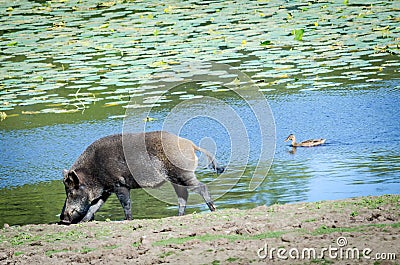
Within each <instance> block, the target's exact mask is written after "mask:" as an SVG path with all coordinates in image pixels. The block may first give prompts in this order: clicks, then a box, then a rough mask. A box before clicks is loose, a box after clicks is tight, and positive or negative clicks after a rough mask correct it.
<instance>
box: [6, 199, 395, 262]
mask: <svg viewBox="0 0 400 265" xmlns="http://www.w3.org/2000/svg"><path fill="white" fill-rule="evenodd" d="M399 232H400V195H383V196H377V197H358V198H351V199H346V200H336V201H322V202H314V203H295V204H285V205H272V206H269V207H266V206H261V207H257V208H254V209H249V210H237V209H228V210H218V211H217V212H213V213H201V214H191V215H186V216H183V217H166V218H162V219H151V220H148V219H147V220H133V221H121V222H98V221H94V222H89V223H84V224H79V225H71V226H63V225H56V224H51V225H48V224H41V225H25V226H15V227H14V226H11V227H7V226H6V227H4V228H3V229H1V230H0V264H28V263H29V264H62V263H64V264H79V263H85V264H163V263H170V264H188V263H191V264H250V263H251V264H271V263H273V264H354V263H357V264H399V260H400V244H399V239H400V238H399V237H400V233H399Z"/></svg>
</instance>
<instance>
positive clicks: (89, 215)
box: [81, 199, 105, 222]
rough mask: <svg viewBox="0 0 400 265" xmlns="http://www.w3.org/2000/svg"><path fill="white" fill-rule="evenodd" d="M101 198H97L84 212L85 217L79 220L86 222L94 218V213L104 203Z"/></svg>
mask: <svg viewBox="0 0 400 265" xmlns="http://www.w3.org/2000/svg"><path fill="white" fill-rule="evenodd" d="M104 202H105V201H104V200H103V199H99V200H98V201H97V203H95V204H93V205H91V206H90V208H89V210H88V212H87V213H86V215H85V217H83V219H82V220H81V222H88V221H92V220H93V219H94V214H95V213H96V212H97V211H98V210H99V209H100V207H101V206H102V205H103V204H104Z"/></svg>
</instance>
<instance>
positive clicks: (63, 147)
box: [0, 82, 400, 225]
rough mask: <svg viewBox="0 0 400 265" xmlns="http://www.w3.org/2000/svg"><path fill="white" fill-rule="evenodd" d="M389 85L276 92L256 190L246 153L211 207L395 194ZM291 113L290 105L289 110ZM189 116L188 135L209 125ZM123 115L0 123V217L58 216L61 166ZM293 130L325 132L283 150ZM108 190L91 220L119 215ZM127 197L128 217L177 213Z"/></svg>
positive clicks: (394, 103)
mask: <svg viewBox="0 0 400 265" xmlns="http://www.w3.org/2000/svg"><path fill="white" fill-rule="evenodd" d="M393 85H395V84H394V83H392V82H389V83H382V84H380V88H377V89H370V90H349V91H347V92H343V91H342V92H341V93H333V92H332V93H331V92H329V91H327V92H325V93H322V92H320V91H319V92H308V93H299V94H291V95H286V94H285V95H284V94H280V95H274V97H273V99H271V100H269V103H270V105H271V108H272V110H273V111H274V116H275V121H276V126H277V146H276V152H275V158H274V162H273V165H272V168H271V170H270V172H269V173H268V175H267V176H266V178H265V180H264V181H263V183H262V185H261V186H260V187H259V188H258V189H257V190H255V191H254V192H249V191H248V182H249V180H250V178H251V172H252V170H253V169H254V166H255V165H254V164H252V162H251V160H250V162H249V165H248V167H247V168H246V171H245V174H244V176H243V177H242V178H241V179H239V180H238V182H237V184H236V185H234V187H233V188H232V189H231V190H230V191H229V192H228V193H226V194H224V195H223V196H222V197H221V198H219V199H218V200H217V202H216V204H217V207H219V208H227V207H236V208H249V207H253V206H256V205H263V204H267V205H269V204H273V203H288V202H296V201H316V200H325V199H338V198H346V197H352V196H360V195H379V194H385V193H399V191H400V179H399V175H398V172H399V169H400V167H399V166H398V165H399V164H400V163H399V162H400V156H399V155H398V148H399V146H400V124H399V123H398V122H395V117H398V116H399V115H400V109H399V106H400V105H399V103H400V94H399V93H398V91H397V90H395V89H390V88H392V87H393ZM397 86H398V84H397ZM268 96H269V95H268V94H267V97H268ZM271 96H272V95H271ZM292 113H296V115H295V117H294V116H293V115H292ZM154 114H155V115H154V116H153V117H155V118H160V119H157V120H158V121H161V120H162V117H163V115H164V114H165V113H163V112H162V111H160V112H155V113H154ZM157 115H159V116H157ZM302 117H308V118H307V119H303V118H302ZM157 120H155V122H154V123H152V125H151V126H152V127H154V129H157V128H159V126H160V124H158V123H157ZM197 122H199V124H200V126H198V124H197V125H196V122H195V121H193V122H192V123H188V125H189V127H187V128H185V130H183V133H185V134H187V136H190V135H193V136H195V134H191V133H190V132H191V130H190V129H191V128H192V129H193V128H196V131H198V132H201V131H202V130H201V128H203V129H204V128H208V127H207V126H208V125H207V126H205V124H206V123H207V122H209V121H207V120H198V121H197ZM121 123H122V120H120V119H119V120H118V119H108V120H99V121H94V122H91V123H86V122H82V123H73V124H61V125H53V126H48V127H39V128H34V129H26V130H2V131H0V133H1V139H2V145H1V147H0V148H1V152H2V154H3V156H2V163H1V164H0V176H1V187H2V189H1V190H0V212H1V213H2V214H1V216H0V225H1V224H2V223H5V222H6V223H9V224H24V223H47V222H55V221H57V219H58V217H57V215H58V214H59V213H60V210H61V207H62V204H63V202H64V199H65V194H64V189H63V186H62V183H61V173H60V172H61V170H62V169H63V168H68V167H69V166H70V165H71V164H72V163H73V161H74V160H75V159H76V158H77V156H78V155H79V154H80V153H81V152H82V151H83V149H84V148H85V147H86V146H87V145H88V144H90V143H91V142H92V141H93V139H97V138H99V137H101V136H104V135H108V134H111V133H117V132H120V130H121V128H122V124H121ZM203 125H204V126H203ZM196 126H198V127H196ZM149 129H152V128H149ZM292 131H296V132H298V135H299V137H300V136H301V138H312V137H313V136H315V135H323V136H324V137H326V138H327V139H328V140H327V143H326V144H325V145H322V146H319V147H314V148H298V149H297V150H296V152H295V153H293V152H292V153H290V152H291V151H292V149H291V147H290V146H288V145H287V144H286V143H284V142H283V140H284V139H285V137H286V136H287V135H288V134H289V133H290V132H292ZM82 132H85V133H82ZM205 132H206V131H205ZM198 137H199V138H196V137H194V141H195V142H198V141H200V140H201V139H202V138H203V136H198ZM215 137H216V138H215V139H216V144H217V145H218V146H217V147H218V156H219V157H220V158H221V162H222V163H224V159H226V158H227V157H225V155H224V154H225V152H228V153H229V146H230V145H229V143H227V142H225V138H226V135H225V133H224V131H223V130H221V132H220V133H216V134H215ZM254 139H257V138H254ZM251 144H252V145H256V144H257V142H256V141H255V142H252V143H251ZM227 150H228V151H227ZM255 150H257V148H255ZM225 162H226V161H225ZM233 169H234V168H233ZM232 172H233V173H234V171H232ZM197 173H198V176H199V179H201V180H202V181H204V182H205V183H210V182H212V181H213V180H214V175H213V174H212V173H210V171H209V170H208V169H205V168H203V167H200V168H199V170H198V171H197ZM233 175H234V174H233ZM233 175H232V176H233ZM234 181H237V179H235V180H234ZM228 182H230V181H228ZM223 185H224V183H222V182H221V183H219V185H214V186H212V189H211V194H212V195H213V196H217V197H218V196H220V195H222V194H221V191H222V190H223ZM114 197H115V196H112V199H111V200H110V201H109V202H107V203H106V204H105V205H104V208H103V209H102V210H101V211H100V212H99V213H98V215H97V216H96V218H97V219H98V220H104V219H106V218H110V219H112V220H118V219H122V218H123V211H122V208H121V206H120V205H119V202H118V201H117V200H116V199H115V198H114ZM49 198H50V199H49ZM132 198H134V199H133V200H134V204H135V205H134V206H133V215H134V216H135V218H157V217H160V216H170V215H175V214H176V207H175V206H172V205H167V204H165V203H163V202H160V201H158V200H156V199H154V198H152V197H150V196H148V194H146V193H145V192H144V191H140V190H135V191H132ZM189 200H192V202H196V201H199V202H201V199H200V198H199V197H198V196H197V195H195V194H191V195H190V196H189ZM203 210H204V211H206V210H207V209H205V208H204V204H203V203H202V204H201V205H194V206H191V207H190V208H189V209H188V212H193V211H203Z"/></svg>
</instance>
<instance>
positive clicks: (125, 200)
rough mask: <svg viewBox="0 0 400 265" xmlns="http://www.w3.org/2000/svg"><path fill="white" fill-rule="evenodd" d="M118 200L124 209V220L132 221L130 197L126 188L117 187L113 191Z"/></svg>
mask: <svg viewBox="0 0 400 265" xmlns="http://www.w3.org/2000/svg"><path fill="white" fill-rule="evenodd" d="M115 193H116V194H117V197H118V200H119V202H120V203H121V205H122V208H124V213H125V219H126V220H132V210H131V196H130V192H129V189H128V188H127V187H118V188H117V189H116V191H115Z"/></svg>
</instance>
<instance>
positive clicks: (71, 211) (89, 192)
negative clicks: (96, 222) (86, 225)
mask: <svg viewBox="0 0 400 265" xmlns="http://www.w3.org/2000/svg"><path fill="white" fill-rule="evenodd" d="M63 175H64V185H65V192H66V194H67V198H66V200H65V203H64V207H63V209H62V212H61V215H60V219H61V223H62V224H76V223H79V222H80V221H82V220H83V219H84V218H85V220H86V219H88V217H87V216H86V214H87V213H88V211H89V208H90V206H91V204H92V203H93V202H94V201H95V199H94V198H96V197H98V196H96V194H97V193H98V192H96V190H95V189H94V188H93V187H90V186H88V185H85V183H84V181H83V180H82V178H80V177H79V176H78V174H77V173H76V172H75V171H74V170H70V171H68V170H64V171H63ZM99 196H101V194H100V195H99ZM89 219H93V216H90V217H89ZM86 221H88V220H86Z"/></svg>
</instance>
